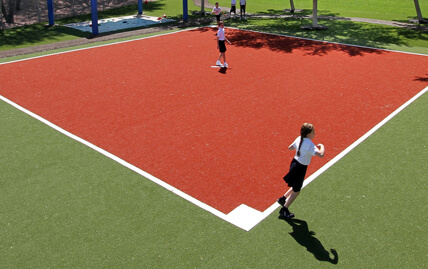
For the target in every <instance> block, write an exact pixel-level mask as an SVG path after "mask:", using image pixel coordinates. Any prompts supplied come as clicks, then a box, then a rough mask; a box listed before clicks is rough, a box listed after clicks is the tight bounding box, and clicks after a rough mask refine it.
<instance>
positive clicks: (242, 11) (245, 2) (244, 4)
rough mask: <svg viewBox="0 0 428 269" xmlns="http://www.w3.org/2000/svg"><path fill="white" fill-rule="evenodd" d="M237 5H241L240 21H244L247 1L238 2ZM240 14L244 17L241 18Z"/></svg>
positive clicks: (240, 0)
mask: <svg viewBox="0 0 428 269" xmlns="http://www.w3.org/2000/svg"><path fill="white" fill-rule="evenodd" d="M239 3H240V4H241V20H242V18H244V20H246V19H247V17H246V16H245V7H246V5H247V0H239ZM242 13H243V14H244V16H242Z"/></svg>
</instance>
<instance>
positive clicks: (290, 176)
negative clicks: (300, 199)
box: [277, 123, 325, 218]
mask: <svg viewBox="0 0 428 269" xmlns="http://www.w3.org/2000/svg"><path fill="white" fill-rule="evenodd" d="M314 137H315V129H314V126H313V125H312V124H310V123H304V124H303V125H302V127H301V128H300V136H299V137H297V138H296V140H294V142H293V143H292V144H291V145H290V146H289V147H288V149H289V150H296V154H295V155H294V158H293V160H292V161H291V164H290V170H289V171H288V173H287V175H285V176H284V181H285V182H286V183H287V184H288V187H290V189H289V190H288V191H287V192H286V193H285V194H284V196H282V197H280V198H279V199H278V200H277V202H278V203H279V204H280V205H282V208H281V210H280V211H279V214H280V215H281V216H283V217H286V218H293V217H294V214H293V213H291V212H290V211H289V210H288V208H289V207H290V205H291V204H292V203H293V201H294V200H295V199H296V198H297V196H298V195H299V194H300V190H301V188H302V185H303V180H304V179H305V176H306V170H307V168H308V165H309V164H310V163H311V160H312V157H313V156H318V157H320V158H322V157H324V153H325V148H324V145H323V144H318V145H317V146H315V144H314V143H313V142H312V139H314Z"/></svg>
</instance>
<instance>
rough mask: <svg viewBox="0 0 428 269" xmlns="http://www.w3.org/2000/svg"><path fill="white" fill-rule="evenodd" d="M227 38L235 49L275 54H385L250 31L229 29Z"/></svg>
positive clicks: (214, 30) (202, 29) (361, 48)
mask: <svg viewBox="0 0 428 269" xmlns="http://www.w3.org/2000/svg"><path fill="white" fill-rule="evenodd" d="M197 31H201V32H206V31H212V32H213V33H215V32H216V31H217V28H201V29H198V30H197ZM227 38H228V39H229V40H230V41H231V42H232V44H233V45H234V46H237V47H250V48H254V49H262V48H267V49H270V50H272V51H276V52H284V53H292V52H293V51H294V50H296V49H299V50H304V51H305V52H306V55H309V56H323V55H326V54H328V53H329V52H331V51H342V52H345V53H347V54H348V55H349V56H363V55H364V54H367V53H376V54H381V53H386V51H380V50H373V49H370V48H364V47H357V46H347V45H342V44H337V43H327V42H317V41H314V40H309V39H299V38H291V37H288V36H280V35H274V34H265V33H259V32H252V31H240V30H235V29H230V30H228V31H227Z"/></svg>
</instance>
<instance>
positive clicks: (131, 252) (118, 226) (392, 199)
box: [0, 0, 428, 268]
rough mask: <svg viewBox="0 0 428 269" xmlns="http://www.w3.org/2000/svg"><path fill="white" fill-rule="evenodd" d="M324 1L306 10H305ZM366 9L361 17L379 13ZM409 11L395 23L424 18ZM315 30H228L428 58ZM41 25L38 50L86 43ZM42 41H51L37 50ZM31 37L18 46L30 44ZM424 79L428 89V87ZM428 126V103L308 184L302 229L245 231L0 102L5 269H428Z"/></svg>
mask: <svg viewBox="0 0 428 269" xmlns="http://www.w3.org/2000/svg"><path fill="white" fill-rule="evenodd" d="M259 1H260V0H259ZM176 2H177V3H174V4H172V1H169V0H164V1H161V3H163V4H165V6H162V7H160V8H161V9H162V10H161V9H159V10H153V14H154V15H156V14H158V13H159V12H160V13H162V14H163V13H166V14H168V13H169V12H164V9H166V8H168V6H170V5H174V8H173V10H175V9H177V13H176V14H179V13H178V8H181V2H180V1H176ZM225 2H226V4H227V6H228V3H229V2H227V1H225ZM310 2H311V1H308V0H302V1H299V2H297V1H295V4H296V8H300V4H302V5H303V4H305V5H309V6H310V5H311V3H310ZM366 2H367V1H366ZM394 2H395V1H394ZM404 2H405V1H404ZM409 2H412V1H409ZM257 3H258V2H256V1H252V2H249V3H248V9H249V12H254V11H258V10H260V12H263V10H265V11H267V10H268V9H273V10H276V9H279V8H280V7H279V6H280V5H285V7H284V8H286V7H288V6H287V4H288V3H287V2H285V4H283V3H282V2H281V3H280V2H279V1H273V2H272V1H271V2H269V3H267V4H266V5H265V7H264V6H261V5H260V7H257ZM260 3H261V1H260ZM329 3H330V6H331V7H333V8H334V9H333V8H331V7H329V6H328V5H327V4H329ZM333 3H335V5H333ZM359 3H360V7H354V9H355V10H354V11H352V12H362V11H361V10H363V11H364V8H365V9H366V10H367V11H366V13H369V12H370V10H369V9H368V8H366V7H365V6H364V1H363V2H359ZM388 3H389V2H388ZM397 3H398V2H397ZM381 4H382V3H381V2H379V5H381ZM426 4H427V3H426V2H425V3H422V1H421V8H422V11H423V13H424V9H425V10H427V8H426V6H422V5H426ZM274 5H278V6H277V7H276V6H274ZM343 5H350V3H338V2H337V1H336V2H333V1H320V3H319V8H320V9H322V10H324V11H323V12H332V10H334V13H335V14H336V13H337V15H340V16H350V15H349V14H351V12H349V13H346V12H345V11H346V10H345V11H341V10H340V9H339V7H341V6H343ZM383 5H384V6H385V7H384V8H387V6H388V5H386V4H385V3H383ZM397 5H398V6H397V7H401V4H400V3H398V4H397ZM407 5H408V3H407ZM336 6H337V7H336ZM253 7H254V9H253ZM341 8H342V7H341ZM344 8H345V7H344ZM195 9H197V8H195ZM397 9H398V8H397ZM253 10H254V11H253ZM371 10H376V9H371ZM379 10H380V11H382V9H379ZM404 11H405V10H403V12H402V14H404V16H402V15H400V16H398V15H397V17H392V16H391V15H388V16H390V19H394V18H395V19H396V20H405V19H406V17H407V16H412V15H411V14H410V13H407V11H406V12H404ZM171 12H172V11H171ZM382 12H384V13H385V14H391V12H390V11H387V10H383V11H382ZM400 12H401V11H399V12H396V13H400ZM427 12H428V11H427ZM171 14H172V13H171ZM347 14H348V15H347ZM400 14H401V13H400ZM409 14H410V15H409ZM168 15H169V14H168ZM114 16H116V15H114ZM156 16H159V15H156ZM361 16H363V15H361ZM394 16H395V15H394ZM379 18H380V16H379ZM309 23H310V21H309V20H297V21H295V20H291V19H290V20H288V19H287V20H286V19H275V20H266V19H249V20H248V22H241V21H230V22H229V23H228V24H229V25H228V26H233V27H239V28H245V29H249V30H257V31H263V32H272V33H279V34H286V35H293V36H299V37H305V38H311V39H318V40H328V41H333V42H340V43H347V44H358V45H364V46H370V47H379V48H386V49H397V50H400V51H408V52H417V53H425V54H427V48H428V46H427V40H428V38H427V36H426V34H425V33H421V32H418V31H412V30H405V29H401V28H395V27H387V26H379V25H371V24H365V23H353V22H349V21H328V20H321V21H320V24H322V25H327V26H329V29H328V30H326V31H303V30H302V29H301V28H300V25H302V24H303V25H304V24H309ZM31 27H34V28H33V29H34V31H31V29H32V28H31ZM31 27H30V28H28V29H26V30H25V31H27V34H29V33H32V32H34V36H33V37H28V40H30V39H31V38H32V39H33V40H34V42H30V43H31V44H39V42H52V41H55V42H56V41H60V40H62V38H80V37H79V34H77V33H67V32H66V33H63V32H61V31H63V30H61V28H57V29H59V30H57V29H55V28H44V27H42V26H38V25H34V26H31ZM16 31H18V30H16ZM19 31H23V30H19ZM25 31H23V34H22V36H25V35H26V34H25ZM38 31H40V32H41V33H43V31H45V32H46V34H45V37H43V38H40V40H37V39H38V37H37V35H38V34H37V33H38ZM3 33H6V31H4V32H3ZM17 35H19V34H15V38H17V39H16V40H17V41H16V43H19V42H22V43H21V44H24V43H25V42H27V41H25V40H22V41H18V40H19V38H18V37H17ZM11 36H14V35H13V34H12V35H11ZM9 37H10V36H9ZM140 37H143V36H140ZM49 40H50V41H49ZM1 42H4V39H0V48H1V49H3V48H4V46H5V44H6V43H1ZM12 43H13V42H12ZM106 43H109V42H103V43H98V44H106ZM12 46H13V45H12ZM83 47H86V46H81V47H79V48H83ZM65 50H67V49H62V50H58V51H65ZM47 53H51V52H47ZM43 54H46V53H39V54H34V55H31V56H36V55H43ZM25 57H29V56H25ZM21 58H24V56H21V57H14V58H9V59H2V61H3V62H4V61H8V60H12V59H21ZM422 68H423V67H422ZM417 79H418V80H420V82H421V88H423V87H426V86H427V84H426V81H427V78H426V77H423V78H417ZM427 121H428V95H427V94H424V95H423V96H422V97H420V98H419V99H418V100H416V101H415V102H414V103H413V104H411V105H410V106H409V107H407V108H406V109H405V110H404V111H402V112H401V113H400V114H398V115H397V116H396V117H394V118H393V119H392V120H391V121H389V122H388V123H387V124H386V125H385V126H383V127H382V128H380V129H379V130H378V131H377V132H376V133H374V134H373V135H372V136H371V137H369V138H368V139H367V140H365V141H364V142H363V143H362V144H361V145H359V146H358V147H357V148H355V149H354V150H353V151H351V152H350V153H349V154H348V155H346V156H345V157H344V158H343V159H342V160H340V161H339V162H338V163H336V164H335V165H334V166H332V167H331V168H330V169H329V170H327V171H326V172H324V173H323V174H322V175H321V176H319V177H318V178H317V179H316V180H315V181H314V182H312V183H311V184H310V185H308V186H307V187H306V188H305V189H304V190H303V191H302V195H301V196H299V198H298V199H297V200H296V202H295V203H294V204H293V206H292V208H291V209H292V212H294V213H295V214H296V219H297V220H296V221H295V222H287V221H285V220H282V219H278V215H277V213H276V212H275V213H273V214H272V215H270V216H269V217H268V218H267V219H266V220H264V221H262V222H261V223H260V224H259V225H257V226H256V227H255V228H253V229H252V230H250V231H249V232H245V231H243V230H241V229H239V228H237V227H235V226H233V225H231V224H229V223H227V222H225V221H223V220H221V219H219V218H217V217H215V216H214V215H212V214H210V213H208V212H206V211H204V210H202V209H200V208H198V207H196V206H195V205H193V204H191V203H189V202H187V201H185V200H184V199H182V198H180V197H178V196H176V195H175V194H172V193H171V192H169V191H167V190H165V189H163V188H162V187H160V186H158V185H156V184H154V183H152V182H151V181H149V180H147V179H145V178H144V177H142V176H140V175H138V174H136V173H134V172H132V171H130V170H129V169H127V168H125V167H123V166H121V165H119V164H118V163H116V162H114V161H112V160H111V159H109V158H107V157H105V156H103V155H101V154H99V153H97V152H95V151H93V150H92V149H90V148H88V147H86V146H84V145H82V144H80V143H78V142H76V141H74V140H72V139H70V138H68V137H66V136H65V135H63V134H61V133H58V132H57V131H55V130H53V129H51V128H50V127H48V126H46V125H44V124H43V123H41V122H39V121H37V120H35V119H33V118H31V117H30V116H27V115H26V114H24V113H22V112H21V111H19V110H17V109H15V108H13V107H11V106H10V105H8V104H6V103H4V102H3V101H0V126H1V128H0V137H1V138H2V139H0V148H1V149H2V150H1V151H0V168H1V173H0V204H1V207H0V238H1V240H0V267H1V268H332V267H336V268H424V267H425V266H426V264H427V263H428V260H427V255H426V242H427V239H428V238H427V234H426V232H425V231H426V230H427V229H428V227H427V226H428V224H427V223H428V221H427V217H426V211H427V205H426V198H425V197H426V195H427V181H426V180H427V177H426V174H427V173H428V168H427V167H426V160H427V159H428V150H427V149H428V136H427V133H428V127H427V125H426V122H427ZM350 124H353V119H350ZM327 154H328V149H327ZM279 180H280V179H279ZM275 199H276V197H272V202H274V201H275ZM331 249H334V250H335V251H336V252H337V259H336V260H332V259H333V254H332V251H331ZM336 263H337V264H336Z"/></svg>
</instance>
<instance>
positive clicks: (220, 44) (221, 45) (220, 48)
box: [218, 40, 226, 53]
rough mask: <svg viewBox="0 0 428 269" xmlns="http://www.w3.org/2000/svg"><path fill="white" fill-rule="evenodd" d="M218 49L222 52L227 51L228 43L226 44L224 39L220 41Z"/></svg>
mask: <svg viewBox="0 0 428 269" xmlns="http://www.w3.org/2000/svg"><path fill="white" fill-rule="evenodd" d="M218 49H219V51H220V52H221V53H223V52H226V44H224V40H219V41H218Z"/></svg>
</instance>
